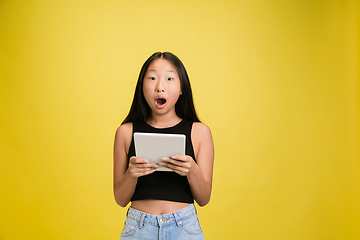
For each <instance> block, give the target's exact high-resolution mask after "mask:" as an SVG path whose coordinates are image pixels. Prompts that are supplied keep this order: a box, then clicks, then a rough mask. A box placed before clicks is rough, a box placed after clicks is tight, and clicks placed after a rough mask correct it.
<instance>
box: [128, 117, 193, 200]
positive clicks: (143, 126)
mask: <svg viewBox="0 0 360 240" xmlns="http://www.w3.org/2000/svg"><path fill="white" fill-rule="evenodd" d="M192 125H193V122H191V121H186V120H182V121H181V122H180V123H178V124H176V125H175V126H172V127H169V128H155V127H152V126H150V125H149V124H147V123H146V122H140V123H139V122H133V133H135V132H146V133H172V134H185V136H186V145H185V146H186V147H185V154H186V155H189V156H191V157H192V158H193V159H194V161H195V162H196V160H195V156H194V149H193V145H192V142H191V128H192ZM132 156H135V145H134V135H133V137H132V140H131V144H130V147H129V154H128V161H129V159H130V157H132ZM144 199H157V200H167V201H173V202H184V203H193V202H194V199H193V196H192V194H191V191H190V185H189V182H188V180H187V177H184V176H180V175H179V174H177V173H175V172H165V171H155V172H154V173H152V174H149V175H146V176H142V177H139V178H138V182H137V185H136V188H135V192H134V195H133V196H132V198H131V201H136V200H144Z"/></svg>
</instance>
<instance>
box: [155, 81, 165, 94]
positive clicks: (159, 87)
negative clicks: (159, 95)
mask: <svg viewBox="0 0 360 240" xmlns="http://www.w3.org/2000/svg"><path fill="white" fill-rule="evenodd" d="M156 92H165V88H164V84H163V82H162V81H161V80H159V81H158V83H157V85H156Z"/></svg>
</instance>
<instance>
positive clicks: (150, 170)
mask: <svg viewBox="0 0 360 240" xmlns="http://www.w3.org/2000/svg"><path fill="white" fill-rule="evenodd" d="M154 172H155V169H147V170H144V171H142V172H138V173H137V174H136V175H137V177H142V176H146V175H149V174H152V173H154Z"/></svg>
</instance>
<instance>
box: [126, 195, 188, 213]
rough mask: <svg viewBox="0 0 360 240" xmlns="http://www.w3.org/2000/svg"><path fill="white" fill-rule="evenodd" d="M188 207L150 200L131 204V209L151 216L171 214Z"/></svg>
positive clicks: (186, 204) (182, 204)
mask: <svg viewBox="0 0 360 240" xmlns="http://www.w3.org/2000/svg"><path fill="white" fill-rule="evenodd" d="M189 205H190V204H189V203H181V202H171V201H165V200H152V199H148V200H138V201H133V202H132V203H131V207H132V208H135V209H136V210H139V211H141V212H145V213H149V214H152V215H162V214H168V213H173V212H176V211H178V210H180V209H182V208H184V207H186V206H189Z"/></svg>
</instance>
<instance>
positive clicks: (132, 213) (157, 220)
mask: <svg viewBox="0 0 360 240" xmlns="http://www.w3.org/2000/svg"><path fill="white" fill-rule="evenodd" d="M194 214H197V212H196V208H195V206H194V204H193V203H192V204H190V205H189V206H187V207H184V208H182V209H180V210H179V211H176V212H173V213H168V214H162V215H152V214H148V213H145V212H141V211H139V210H136V209H135V208H132V207H129V210H128V213H127V217H128V218H131V219H133V220H135V221H137V222H138V223H139V228H142V227H143V226H144V224H149V225H155V226H162V225H167V224H173V223H174V222H175V223H176V225H177V226H178V227H179V226H181V224H182V220H183V219H186V218H188V217H191V216H192V215H194Z"/></svg>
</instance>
